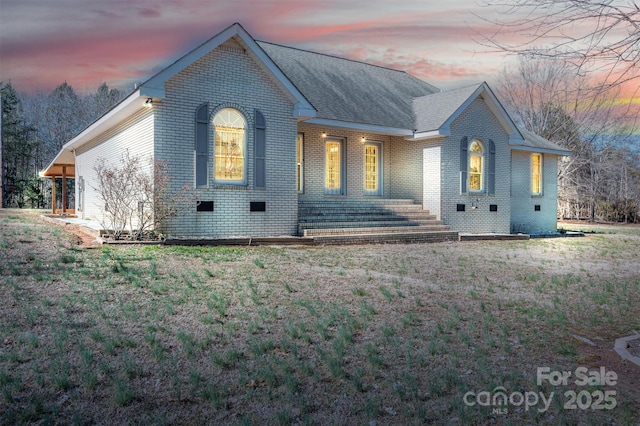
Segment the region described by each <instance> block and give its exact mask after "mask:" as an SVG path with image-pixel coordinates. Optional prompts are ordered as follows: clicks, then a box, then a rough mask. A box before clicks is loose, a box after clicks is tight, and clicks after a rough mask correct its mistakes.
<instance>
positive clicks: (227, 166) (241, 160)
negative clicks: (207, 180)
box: [213, 108, 247, 184]
mask: <svg viewBox="0 0 640 426" xmlns="http://www.w3.org/2000/svg"><path fill="white" fill-rule="evenodd" d="M213 127H214V129H215V135H216V138H215V154H214V168H215V172H214V180H215V181H216V182H217V183H225V184H245V183H246V157H247V156H246V152H247V134H246V128H247V124H246V121H245V119H244V117H243V116H242V114H241V113H240V112H239V111H237V110H235V109H233V108H225V109H223V110H221V111H220V112H218V113H217V114H216V116H215V117H214V118H213Z"/></svg>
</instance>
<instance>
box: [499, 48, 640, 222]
mask: <svg viewBox="0 0 640 426" xmlns="http://www.w3.org/2000/svg"><path fill="white" fill-rule="evenodd" d="M496 90H497V92H498V95H499V97H500V98H501V100H502V102H503V104H504V106H505V108H506V109H507V110H508V111H509V113H510V114H511V115H512V117H513V118H514V120H515V121H516V122H517V123H519V124H520V125H522V126H523V127H525V128H526V129H528V130H530V131H532V132H534V133H536V134H538V135H540V136H542V137H544V138H546V139H548V140H550V141H552V142H555V143H557V144H559V145H561V146H563V147H565V148H567V149H568V150H570V151H571V152H572V155H571V156H570V157H566V158H563V159H562V160H561V161H560V162H559V167H558V171H559V173H558V215H559V217H561V218H564V219H580V220H583V219H587V220H591V221H607V222H628V223H634V222H639V221H640V134H638V133H637V132H638V124H640V123H639V122H638V120H639V117H638V114H639V113H640V108H638V106H637V105H634V104H632V103H629V102H621V101H620V99H621V95H620V90H621V87H620V86H615V87H607V88H603V87H602V85H601V84H598V83H596V82H593V81H591V80H590V78H589V77H587V76H580V75H577V74H576V73H575V68H574V67H573V66H572V65H571V64H569V63H566V62H563V61H558V60H548V59H545V58H526V57H523V58H522V59H521V60H520V62H519V64H518V65H517V66H516V67H513V68H510V69H507V70H505V71H504V72H503V73H502V75H501V76H500V79H499V82H498V84H497V86H496Z"/></svg>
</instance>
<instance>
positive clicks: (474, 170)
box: [469, 140, 484, 191]
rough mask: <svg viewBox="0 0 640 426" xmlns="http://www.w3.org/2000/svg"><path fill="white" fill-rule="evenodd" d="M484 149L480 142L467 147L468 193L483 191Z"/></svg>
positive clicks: (475, 141)
mask: <svg viewBox="0 0 640 426" xmlns="http://www.w3.org/2000/svg"><path fill="white" fill-rule="evenodd" d="M483 174H484V149H483V147H482V143H480V141H477V140H474V141H472V142H471V144H470V145H469V191H482V190H484V179H483Z"/></svg>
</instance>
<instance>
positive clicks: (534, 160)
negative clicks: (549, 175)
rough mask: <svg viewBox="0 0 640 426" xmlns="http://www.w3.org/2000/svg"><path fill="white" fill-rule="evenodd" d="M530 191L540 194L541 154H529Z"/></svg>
mask: <svg viewBox="0 0 640 426" xmlns="http://www.w3.org/2000/svg"><path fill="white" fill-rule="evenodd" d="M531 193H532V194H533V195H541V194H542V154H531Z"/></svg>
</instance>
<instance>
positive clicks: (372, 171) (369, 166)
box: [364, 142, 382, 195]
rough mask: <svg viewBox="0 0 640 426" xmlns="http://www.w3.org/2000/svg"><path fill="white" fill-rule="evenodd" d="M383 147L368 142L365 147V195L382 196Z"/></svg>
mask: <svg viewBox="0 0 640 426" xmlns="http://www.w3.org/2000/svg"><path fill="white" fill-rule="evenodd" d="M381 151H382V145H381V144H379V143H374V142H367V143H366V144H365V145H364V193H365V195H382V162H381V161H380V160H381V159H382V156H381Z"/></svg>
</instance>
